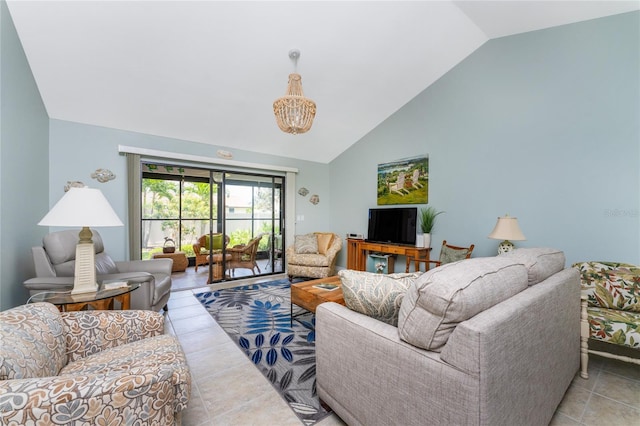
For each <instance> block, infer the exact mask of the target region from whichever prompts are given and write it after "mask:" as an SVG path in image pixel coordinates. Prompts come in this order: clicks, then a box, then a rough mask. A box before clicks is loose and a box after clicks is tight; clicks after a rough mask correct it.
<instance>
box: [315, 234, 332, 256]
mask: <svg viewBox="0 0 640 426" xmlns="http://www.w3.org/2000/svg"><path fill="white" fill-rule="evenodd" d="M315 234H316V237H317V239H318V253H320V254H327V250H329V247H331V243H332V242H333V234H332V233H331V232H316V233H315Z"/></svg>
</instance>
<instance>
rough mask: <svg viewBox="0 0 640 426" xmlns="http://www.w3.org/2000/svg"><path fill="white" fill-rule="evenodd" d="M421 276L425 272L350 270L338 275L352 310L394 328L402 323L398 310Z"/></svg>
mask: <svg viewBox="0 0 640 426" xmlns="http://www.w3.org/2000/svg"><path fill="white" fill-rule="evenodd" d="M420 275H422V273H421V272H414V273H411V274H402V273H400V274H389V275H385V274H374V273H371V272H362V271H352V270H346V269H345V270H341V271H340V272H338V276H339V277H340V282H341V283H342V294H343V296H344V302H345V305H346V306H347V307H348V308H349V309H351V310H353V311H356V312H360V313H361V314H364V315H367V316H370V317H372V318H375V319H377V320H379V321H382V322H386V323H387V324H391V325H393V326H396V325H397V324H398V311H399V310H400V304H401V303H402V299H403V298H404V295H405V293H406V292H407V289H408V288H409V286H410V285H411V284H412V283H413V282H414V281H415V280H416V278H418V277H419V276H420Z"/></svg>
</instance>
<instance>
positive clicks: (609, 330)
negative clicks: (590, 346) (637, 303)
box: [587, 306, 640, 349]
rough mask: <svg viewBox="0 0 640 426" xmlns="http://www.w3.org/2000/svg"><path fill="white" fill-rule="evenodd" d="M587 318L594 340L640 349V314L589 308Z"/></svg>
mask: <svg viewBox="0 0 640 426" xmlns="http://www.w3.org/2000/svg"><path fill="white" fill-rule="evenodd" d="M587 316H588V318H589V337H591V338H592V339H596V340H601V341H603V342H608V343H613V344H614V345H623V346H628V347H630V348H635V349H639V348H640V313H637V312H631V311H620V310H617V309H605V308H600V307H597V306H594V307H588V308H587Z"/></svg>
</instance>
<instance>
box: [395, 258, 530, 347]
mask: <svg viewBox="0 0 640 426" xmlns="http://www.w3.org/2000/svg"><path fill="white" fill-rule="evenodd" d="M525 288H527V269H526V268H525V267H524V265H522V264H519V263H516V262H514V260H513V259H510V258H507V257H485V258H475V259H466V260H461V261H459V262H454V263H448V264H446V265H442V266H440V267H438V268H435V269H432V270H430V271H429V272H427V273H425V274H423V275H422V276H420V277H419V278H418V279H417V280H416V282H415V283H414V284H413V285H411V286H410V287H409V290H408V291H407V294H406V295H405V297H404V300H403V301H402V305H401V306H400V312H399V315H398V333H399V335H400V338H401V339H402V340H404V341H406V342H407V343H410V344H412V345H414V346H417V347H420V348H423V349H428V350H433V351H436V352H439V351H440V350H441V348H442V346H444V345H445V344H446V343H447V340H448V339H449V336H450V335H451V333H452V332H453V330H454V329H455V327H456V325H457V324H458V323H460V322H462V321H465V320H467V319H469V318H471V317H473V316H474V315H476V314H478V313H480V312H482V311H484V310H486V309H488V308H490V307H492V306H494V305H496V304H497V303H500V302H501V301H503V300H506V299H508V298H510V297H511V296H513V295H514V294H517V293H519V292H520V291H522V290H524V289H525Z"/></svg>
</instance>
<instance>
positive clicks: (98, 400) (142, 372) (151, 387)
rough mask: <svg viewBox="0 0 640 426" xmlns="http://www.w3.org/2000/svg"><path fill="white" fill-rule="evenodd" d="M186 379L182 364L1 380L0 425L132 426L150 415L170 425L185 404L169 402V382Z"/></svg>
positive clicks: (172, 386) (170, 385)
mask: <svg viewBox="0 0 640 426" xmlns="http://www.w3.org/2000/svg"><path fill="white" fill-rule="evenodd" d="M188 374H189V372H188V369H187V367H186V365H185V366H178V365H175V364H167V365H151V366H149V365H145V366H143V367H133V368H130V369H127V370H124V369H123V370H115V369H114V370H112V371H111V372H109V373H108V374H91V373H86V374H63V375H60V376H51V377H41V378H31V379H18V380H2V381H0V424H3V425H11V424H15V425H22V424H53V423H55V424H98V423H99V422H98V420H99V419H101V418H104V420H105V421H106V420H107V419H108V418H111V422H110V423H119V422H118V421H117V419H120V420H121V421H122V422H124V423H132V422H133V419H134V418H136V417H138V416H139V415H140V413H142V412H147V413H148V412H149V411H150V412H151V414H150V415H153V416H155V417H158V418H159V419H160V420H161V421H162V424H170V423H172V421H171V419H172V418H173V415H174V413H175V411H178V410H180V409H182V408H183V407H182V406H181V405H186V402H185V401H175V400H174V394H175V391H174V386H175V385H174V383H173V381H174V380H175V378H176V377H186V376H188ZM187 394H188V393H187ZM149 407H153V409H152V410H150V409H149ZM149 420H151V419H149ZM165 422H166V423H165ZM154 423H155V422H154ZM158 424H160V423H158Z"/></svg>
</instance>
